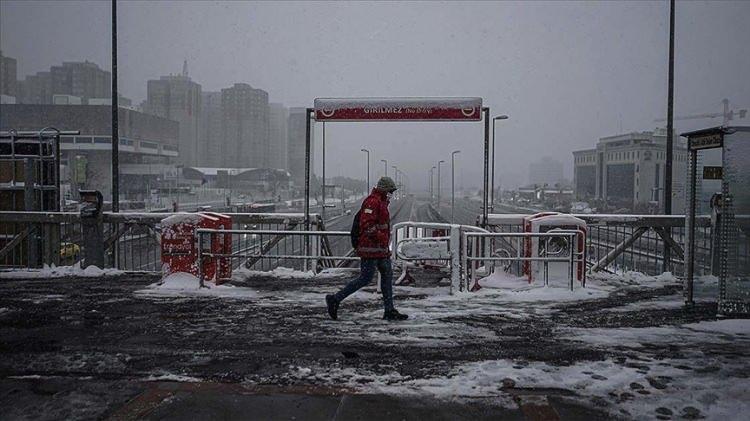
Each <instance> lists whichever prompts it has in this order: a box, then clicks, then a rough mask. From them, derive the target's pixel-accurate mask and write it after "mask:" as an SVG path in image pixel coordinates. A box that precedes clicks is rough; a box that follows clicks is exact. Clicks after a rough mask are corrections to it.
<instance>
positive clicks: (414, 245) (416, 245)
mask: <svg viewBox="0 0 750 421" xmlns="http://www.w3.org/2000/svg"><path fill="white" fill-rule="evenodd" d="M398 254H399V257H403V258H406V259H426V260H431V259H435V260H449V259H450V258H451V254H450V251H449V250H448V242H447V241H442V240H429V239H424V238H423V239H420V240H419V241H409V240H404V241H403V242H402V243H400V244H399V247H398Z"/></svg>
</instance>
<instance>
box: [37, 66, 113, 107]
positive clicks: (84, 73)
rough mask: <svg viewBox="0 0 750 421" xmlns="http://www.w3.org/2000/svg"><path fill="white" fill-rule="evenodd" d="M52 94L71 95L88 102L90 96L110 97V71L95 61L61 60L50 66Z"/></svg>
mask: <svg viewBox="0 0 750 421" xmlns="http://www.w3.org/2000/svg"><path fill="white" fill-rule="evenodd" d="M50 74H51V77H52V94H53V95H72V96H76V97H79V98H81V100H82V103H83V104H88V100H89V99H90V98H111V97H112V73H110V72H108V71H105V70H102V69H100V68H99V66H97V65H96V64H95V63H91V62H89V61H84V62H63V64H62V65H60V66H52V67H51V68H50Z"/></svg>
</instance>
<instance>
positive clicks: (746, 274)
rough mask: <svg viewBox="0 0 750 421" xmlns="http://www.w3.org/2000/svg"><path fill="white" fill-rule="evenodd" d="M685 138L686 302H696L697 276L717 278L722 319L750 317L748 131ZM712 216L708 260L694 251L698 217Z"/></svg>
mask: <svg viewBox="0 0 750 421" xmlns="http://www.w3.org/2000/svg"><path fill="white" fill-rule="evenodd" d="M682 136H684V137H687V139H688V151H689V157H688V180H687V185H688V192H687V193H688V197H687V209H686V221H685V224H686V234H687V237H686V241H685V262H686V273H685V303H686V304H687V305H692V304H693V302H694V288H695V280H696V275H701V274H711V273H714V274H716V276H717V277H718V289H719V291H718V303H719V306H718V308H719V314H723V315H744V316H750V189H748V186H750V127H723V126H722V127H713V128H709V129H704V130H698V131H694V132H689V133H683V134H682ZM717 152H718V153H720V156H719V155H718V153H717ZM712 161H713V162H712ZM715 164H720V165H715ZM712 184H713V186H712ZM716 190H718V191H716ZM709 214H710V217H711V221H712V234H711V235H712V237H713V238H712V240H713V241H712V247H711V250H710V254H711V256H710V258H709V259H705V258H702V256H700V254H701V253H704V254H705V251H703V250H697V249H696V244H697V243H698V239H697V234H696V218H700V217H705V216H707V215H709ZM705 262H709V263H705Z"/></svg>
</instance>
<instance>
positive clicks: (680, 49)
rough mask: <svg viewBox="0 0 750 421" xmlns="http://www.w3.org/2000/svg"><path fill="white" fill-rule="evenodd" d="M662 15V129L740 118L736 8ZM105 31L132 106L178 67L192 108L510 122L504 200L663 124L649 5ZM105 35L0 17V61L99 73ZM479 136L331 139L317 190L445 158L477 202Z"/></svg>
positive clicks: (460, 6) (289, 7) (352, 127)
mask: <svg viewBox="0 0 750 421" xmlns="http://www.w3.org/2000/svg"><path fill="white" fill-rule="evenodd" d="M676 10H677V11H676V64H675V75H676V79H675V115H677V116H679V115H683V114H695V113H706V112H720V111H721V100H722V99H723V98H729V99H730V101H731V103H732V105H733V106H736V107H747V106H748V105H750V83H748V82H749V81H748V77H749V76H750V51H749V50H748V41H749V40H750V26H748V24H747V23H748V20H749V19H750V2H742V1H738V2H678V3H677V9H676ZM118 14H119V20H118V32H119V34H118V35H119V47H118V48H119V74H118V78H119V89H120V91H121V93H122V94H123V95H124V96H126V97H129V98H132V99H133V102H134V104H138V103H140V101H142V100H143V99H144V98H145V96H146V81H147V80H148V79H155V78H158V77H159V76H161V75H166V74H169V73H179V72H180V71H181V70H182V63H183V60H187V61H188V65H189V74H190V77H191V78H192V79H193V80H194V81H196V82H198V83H200V84H201V85H202V88H203V90H204V91H209V90H219V89H221V88H223V87H228V86H231V85H232V84H233V83H237V82H244V83H249V84H250V85H252V86H253V87H255V88H261V89H264V90H266V91H267V92H268V93H269V96H270V100H271V101H272V102H281V103H283V104H284V105H286V106H289V107H292V106H307V107H311V106H312V102H313V99H314V98H316V97H357V96H479V97H482V98H483V99H484V105H485V106H489V107H490V108H491V110H492V114H493V115H498V114H508V115H509V116H510V119H509V120H506V121H502V122H499V123H498V126H497V131H496V133H497V144H498V148H497V158H498V160H497V168H498V174H499V175H498V179H502V180H503V182H504V183H508V184H518V183H524V182H526V177H527V173H528V164H529V162H530V161H531V160H532V159H534V158H535V157H541V156H545V155H546V156H551V157H553V158H555V159H558V160H560V161H562V162H563V163H564V165H565V171H566V176H567V177H568V178H572V155H571V151H573V150H576V149H582V148H589V147H593V145H594V144H595V143H596V141H597V139H598V138H599V137H602V136H608V135H614V134H618V133H622V132H628V131H643V130H653V129H654V128H655V127H657V126H658V125H662V126H663V125H664V123H656V122H654V120H655V119H658V118H664V117H665V116H666V97H667V95H666V94H667V50H668V18H669V4H668V2H666V1H662V2H601V3H588V2H587V3H576V2H549V3H543V2H533V3H520V2H519V3H514V2H498V3H491V2H476V3H469V2H456V3H432V2H417V3H360V2H352V3H327V2H322V3H312V2H302V3H296V2H260V3H252V2H167V1H160V2H135V1H132V2H131V1H127V2H119V3H118ZM110 23H111V17H110V5H109V2H99V1H97V2H72V1H56V2H26V1H11V0H5V1H3V2H2V3H0V49H2V51H3V53H4V54H5V55H7V56H11V57H14V58H16V59H17V60H18V79H22V78H23V77H25V76H26V75H28V74H31V73H35V72H37V71H43V70H48V69H49V67H50V66H51V65H56V64H59V63H60V62H62V61H82V60H89V61H93V62H95V63H97V64H98V65H99V66H100V67H102V68H103V69H106V70H110V67H111V66H110V46H111V40H110ZM737 123H738V124H742V123H743V121H742V120H740V121H738V122H737ZM719 124H721V119H705V120H686V121H677V122H676V125H675V127H676V128H677V130H678V131H680V130H687V129H695V128H700V127H708V126H713V125H719ZM745 124H747V123H745ZM316 128H317V130H318V131H319V130H320V124H317V125H316ZM482 129H483V125H482V124H481V123H466V122H462V123H434V122H433V123H335V124H334V123H330V124H328V125H327V127H326V132H327V133H326V134H327V139H326V141H327V145H328V155H327V162H328V163H329V164H328V165H329V166H328V167H327V173H328V175H331V176H335V175H346V176H352V177H358V178H364V174H363V171H364V170H363V167H364V156H363V154H362V153H361V152H360V149H361V148H368V149H370V150H371V151H372V155H371V162H372V169H373V170H372V171H373V175H374V176H375V175H378V174H379V171H382V163H380V160H381V159H387V160H388V161H389V165H391V164H394V165H397V166H399V168H400V169H402V170H403V171H404V172H406V173H407V174H408V175H409V177H410V179H411V180H412V183H413V184H414V185H415V186H416V187H419V186H424V185H425V184H426V182H427V174H428V171H429V168H430V167H431V166H433V165H436V162H437V161H438V160H441V159H444V160H446V161H449V160H450V153H451V151H453V150H456V149H460V150H462V153H461V155H459V156H458V163H457V180H458V183H459V184H462V185H466V186H470V185H473V186H479V185H481V174H482V166H481V154H482V140H483V134H482V133H483V132H482ZM316 143H317V144H316V147H317V148H318V149H319V148H320V144H321V142H320V135H319V133H318V136H317V138H316ZM320 156H321V155H320V152H319V151H318V153H317V154H316V161H317V162H316V164H315V168H316V173H318V174H320ZM379 168H380V170H378V169H379ZM444 168H446V167H444ZM389 171H390V169H389Z"/></svg>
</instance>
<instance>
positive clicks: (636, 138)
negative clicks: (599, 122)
mask: <svg viewBox="0 0 750 421" xmlns="http://www.w3.org/2000/svg"><path fill="white" fill-rule="evenodd" d="M666 134H667V133H666V130H664V129H656V130H654V131H646V132H640V133H627V134H621V135H616V136H609V137H603V138H601V139H599V142H598V143H597V145H596V148H594V149H586V150H580V151H575V152H573V165H574V186H575V195H576V198H577V199H579V200H587V199H599V200H602V201H604V202H605V203H607V204H608V205H610V206H613V207H622V208H628V209H631V210H644V211H645V210H650V211H654V212H658V213H660V212H663V206H664V197H663V196H664V175H665V170H664V168H665V162H666V138H667V136H666ZM686 162H687V149H686V147H685V145H684V142H682V141H681V140H680V138H679V137H677V136H675V147H674V160H673V164H672V167H673V168H672V169H673V171H672V180H673V182H672V212H673V213H681V212H682V211H683V208H684V203H685V200H684V199H685V198H684V194H685V193H684V192H685V174H686V168H687V167H686Z"/></svg>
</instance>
